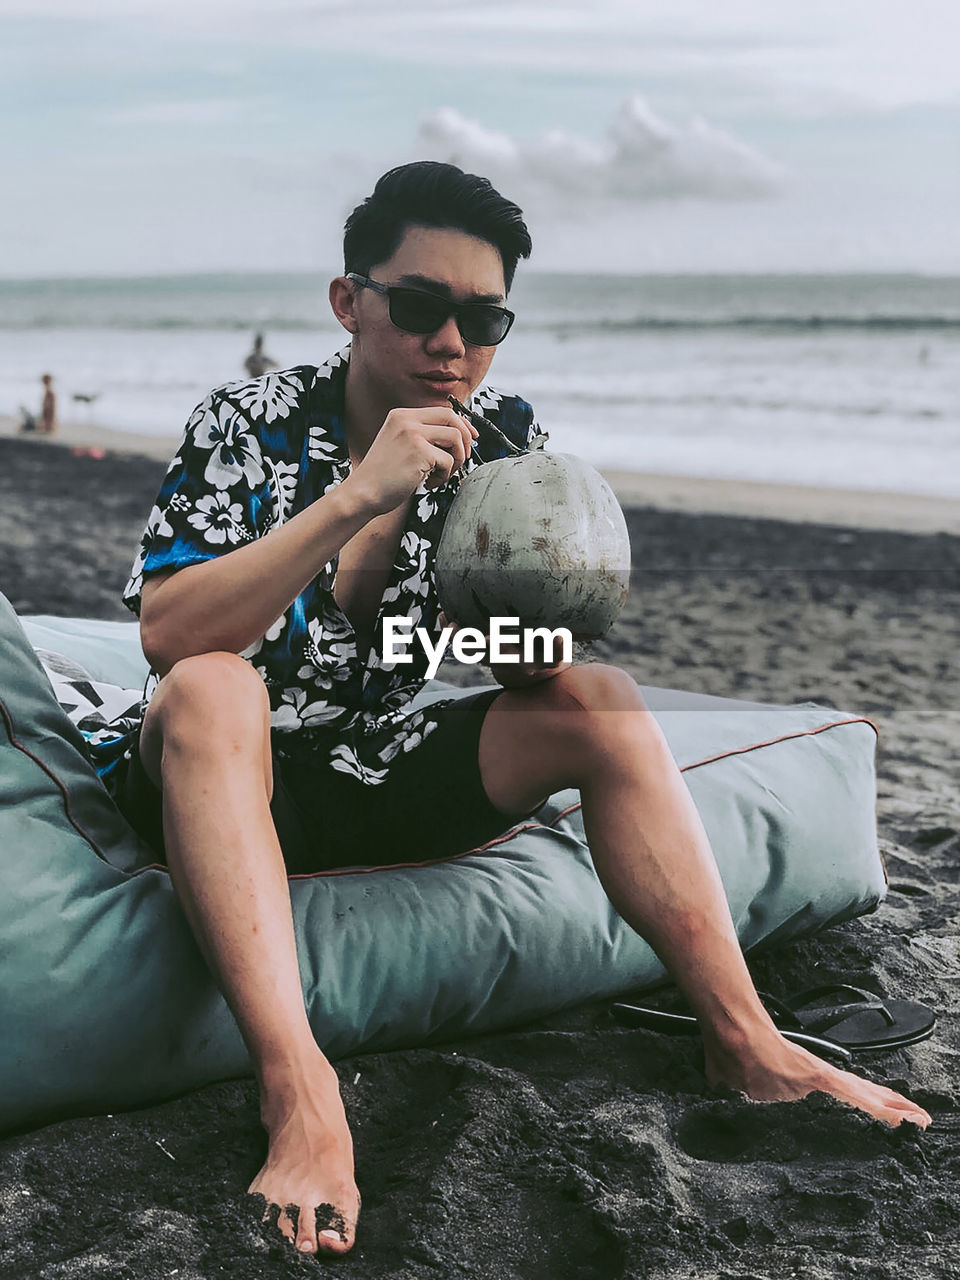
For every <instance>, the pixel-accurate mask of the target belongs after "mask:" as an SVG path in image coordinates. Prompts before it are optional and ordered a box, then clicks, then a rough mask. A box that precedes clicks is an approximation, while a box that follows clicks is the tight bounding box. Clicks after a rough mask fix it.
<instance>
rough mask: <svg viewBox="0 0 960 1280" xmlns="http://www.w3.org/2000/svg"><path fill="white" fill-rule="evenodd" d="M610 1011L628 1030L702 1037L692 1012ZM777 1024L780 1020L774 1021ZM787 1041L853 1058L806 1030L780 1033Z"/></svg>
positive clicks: (632, 1007)
mask: <svg viewBox="0 0 960 1280" xmlns="http://www.w3.org/2000/svg"><path fill="white" fill-rule="evenodd" d="M610 1012H611V1013H612V1014H613V1016H614V1017H615V1018H616V1020H617V1021H618V1022H622V1023H623V1024H624V1026H628V1027H643V1028H644V1029H645V1030H647V1031H659V1032H661V1033H662V1034H663V1035H666V1036H696V1035H699V1034H700V1024H699V1023H698V1022H697V1020H696V1018H694V1017H693V1016H692V1015H691V1014H689V1013H667V1012H666V1011H665V1010H663V1009H650V1008H645V1007H644V1006H643V1005H639V1004H626V1003H624V1002H622V1001H621V1002H619V1003H617V1004H614V1005H611V1007H610ZM774 1020H775V1021H776V1019H774ZM780 1034H781V1035H782V1036H783V1038H784V1039H785V1040H792V1041H793V1043H794V1044H800V1045H803V1047H804V1048H805V1049H809V1050H810V1052H811V1053H816V1054H819V1055H820V1057H829V1058H839V1059H840V1060H841V1061H843V1062H851V1061H852V1060H853V1055H852V1054H851V1052H850V1050H849V1049H845V1048H844V1047H843V1045H841V1044H835V1043H834V1042H833V1041H832V1040H825V1039H823V1038H821V1037H820V1036H814V1035H810V1034H808V1033H807V1032H805V1031H791V1030H788V1029H787V1030H784V1029H781V1030H780Z"/></svg>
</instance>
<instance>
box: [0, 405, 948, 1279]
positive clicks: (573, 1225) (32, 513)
mask: <svg viewBox="0 0 960 1280" xmlns="http://www.w3.org/2000/svg"><path fill="white" fill-rule="evenodd" d="M168 443H169V442H168ZM173 443H174V444H175V441H174V442H173ZM90 448H93V449H94V450H96V451H99V450H103V456H91V455H90V454H89V452H87V453H80V454H77V453H76V452H75V450H78V449H82V450H89V449H90ZM151 452H152V456H147V455H146V454H144V453H143V452H142V449H141V450H140V451H138V448H137V439H136V438H131V437H128V436H125V435H123V434H122V433H109V432H107V433H104V432H96V431H87V432H86V433H84V432H83V431H82V430H80V429H77V430H76V431H75V433H74V434H73V435H72V436H69V435H68V436H66V437H63V438H61V439H60V440H58V441H46V440H32V439H18V438H14V437H13V436H12V435H11V434H10V430H9V426H8V430H7V432H6V433H4V432H3V431H2V430H0V589H2V590H3V591H4V593H5V594H6V595H8V597H9V598H10V600H11V602H12V603H13V605H14V606H15V607H16V608H17V610H18V611H19V612H21V613H23V614H38V613H50V614H58V615H83V616H89V617H100V618H116V619H124V618H129V617H130V615H129V614H128V613H127V612H126V611H125V610H124V609H123V608H122V606H121V605H120V603H119V597H120V591H121V589H122V587H123V584H124V582H125V580H126V577H127V573H128V571H129V568H130V564H131V561H132V559H133V554H134V550H135V546H136V543H137V541H138V539H139V535H140V532H141V530H142V527H143V524H144V521H145V519H146V516H147V514H148V512H149V509H150V505H151V503H152V501H153V498H154V495H155V493H156V490H157V488H158V486H159V483H160V479H161V477H162V475H163V471H164V465H165V464H164V460H165V458H166V457H168V456H169V452H170V450H169V449H168V448H165V447H163V442H162V441H161V442H151ZM614 479H615V483H616V487H617V489H618V492H619V493H620V495H621V498H622V500H623V501H624V503H625V505H626V511H627V517H628V523H629V527H630V532H631V542H632V546H633V561H634V575H633V583H632V589H631V593H630V597H629V599H628V602H627V606H626V608H625V610H624V613H623V615H622V616H621V618H620V620H619V622H618V623H617V625H616V627H615V628H614V630H613V631H612V632H611V634H610V635H609V636H608V637H607V638H606V639H605V640H604V641H603V642H601V643H600V644H599V645H598V646H597V648H596V656H597V657H599V658H601V659H603V660H605V661H612V662H615V663H617V664H618V665H621V666H623V667H624V668H625V669H626V670H628V671H629V672H630V673H631V674H632V675H633V676H634V677H635V678H636V679H637V680H638V681H640V682H641V683H642V684H647V685H659V686H667V687H674V688H683V689H691V690H698V691H702V692H705V693H711V694H718V695H723V696H729V697H738V698H746V699H760V700H764V701H771V702H800V701H806V700H814V701H818V702H822V703H825V704H827V705H830V706H834V707H837V708H840V709H841V710H844V711H851V712H856V713H858V714H863V715H867V716H869V717H870V718H871V719H872V720H873V721H874V722H875V724H876V725H877V727H878V730H879V735H880V737H879V748H878V819H879V829H880V847H881V851H882V854H883V857H884V860H885V863H886V867H887V872H888V875H889V879H890V888H889V894H888V897H887V899H886V901H885V902H884V904H883V905H882V906H881V907H880V908H879V910H878V911H876V912H875V913H874V914H872V915H869V916H867V917H864V918H861V919H859V920H855V921H852V922H849V923H846V924H843V925H839V926H835V927H832V928H830V929H827V930H825V931H823V932H822V933H821V934H819V935H818V936H816V937H814V938H811V939H808V940H805V941H803V942H800V943H795V944H793V945H790V946H787V947H782V948H780V949H777V950H774V951H770V952H769V953H767V954H765V955H762V956H756V957H752V958H751V967H752V969H753V972H754V976H755V980H756V982H757V984H758V986H760V987H761V988H762V989H764V990H767V991H770V992H772V993H773V994H775V995H780V996H783V995H786V994H789V993H791V992H796V991H798V990H801V989H803V988H805V987H809V986H813V985H815V984H817V983H821V982H824V981H829V980H833V979H842V980H844V981H849V982H853V983H855V984H856V985H858V986H861V987H865V988H868V989H870V990H873V991H877V992H882V993H885V994H887V995H890V996H894V997H902V998H913V999H917V1000H921V1001H923V1002H925V1003H927V1004H929V1005H931V1006H932V1007H933V1008H934V1009H936V1010H937V1012H938V1015H939V1024H938V1027H937V1030H936V1032H935V1034H934V1037H933V1038H932V1039H930V1040H928V1041H925V1042H924V1043H922V1044H919V1045H917V1046H914V1047H912V1048H908V1049H905V1050H900V1051H898V1052H891V1053H877V1054H873V1055H867V1056H863V1057H861V1058H860V1059H859V1060H858V1068H857V1069H858V1070H860V1071H862V1072H863V1073H864V1074H868V1075H870V1076H871V1077H872V1078H875V1079H878V1080H881V1081H883V1082H885V1083H887V1084H889V1085H890V1086H891V1087H895V1088H897V1089H899V1090H902V1091H904V1092H906V1093H907V1094H908V1096H910V1097H912V1098H914V1099H915V1100H916V1101H918V1102H920V1103H921V1104H922V1105H923V1106H925V1107H926V1108H927V1110H929V1111H930V1112H931V1113H932V1115H933V1117H934V1119H933V1125H932V1126H931V1128H930V1130H929V1131H928V1132H927V1133H925V1134H920V1133H919V1132H918V1131H917V1130H915V1129H912V1128H910V1127H905V1128H904V1129H902V1130H897V1131H894V1130H891V1129H888V1128H885V1127H884V1126H882V1125H880V1124H879V1123H876V1122H872V1121H870V1120H868V1119H867V1118H866V1117H865V1116H863V1115H861V1114H859V1113H856V1112H853V1111H852V1110H850V1109H848V1108H845V1107H844V1106H842V1105H841V1104H839V1103H837V1102H834V1101H832V1100H830V1099H826V1098H823V1097H811V1098H808V1099H806V1100H804V1101H802V1102H799V1103H791V1104H774V1105H768V1104H754V1103H749V1102H746V1101H745V1100H743V1099H742V1098H740V1097H737V1096H732V1095H723V1094H719V1093H715V1092H712V1091H711V1090H710V1089H709V1088H708V1087H707V1085H706V1083H705V1080H704V1077H703V1074H702V1070H701V1067H702V1062H701V1058H700V1054H699V1050H698V1046H697V1042H696V1040H683V1039H669V1038H667V1037H664V1036H660V1035H656V1034H653V1033H650V1032H646V1031H638V1030H628V1029H625V1028H623V1027H620V1026H618V1025H617V1024H616V1023H615V1022H614V1021H613V1019H612V1018H611V1016H610V1014H609V1012H608V1011H607V1010H606V1008H605V1007H602V1006H600V1007H588V1008H582V1009H578V1010H573V1011H570V1012H567V1013H564V1014H561V1015H555V1016H554V1017H551V1018H546V1019H543V1020H542V1021H541V1022H538V1023H536V1024H534V1025H531V1026H529V1027H525V1028H521V1029H518V1030H516V1031H514V1032H511V1033H509V1034H500V1035H490V1036H485V1037H482V1038H478V1039H470V1040H467V1039H463V1040H458V1041H455V1042H451V1043H450V1044H446V1045H442V1046H438V1047H434V1048H430V1049H419V1050H406V1051H397V1052H391V1053H383V1054H374V1055H359V1056H356V1057H352V1058H349V1059H347V1060H343V1061H340V1062H337V1063H336V1067H337V1071H338V1075H339V1077H340V1081H341V1088H342V1093H343V1097H344V1101H345V1106H346V1110H347V1115H348V1119H349V1121H350V1124H351V1128H352V1131H353V1135H354V1142H355V1148H356V1158H357V1176H358V1183H359V1186H360V1189H361V1192H362V1194H363V1198H364V1208H363V1213H362V1215H361V1219H360V1228H359V1234H358V1244H357V1246H356V1248H355V1249H354V1251H353V1252H352V1253H351V1254H350V1255H348V1256H347V1257H346V1258H345V1259H343V1260H341V1261H339V1262H337V1263H336V1264H335V1266H336V1270H337V1272H338V1274H342V1275H344V1276H356V1277H363V1278H364V1280H387V1278H388V1277H389V1278H390V1280H401V1278H402V1280H427V1277H431V1278H434V1277H442V1278H443V1280H446V1278H447V1277H469V1278H471V1280H472V1278H474V1277H478V1278H479V1277H483V1278H484V1280H486V1278H487V1277H489V1280H514V1278H516V1280H540V1278H541V1277H542V1278H543V1280H548V1278H549V1280H567V1278H568V1277H569V1278H570V1280H574V1278H576V1280H620V1278H621V1277H623V1278H624V1280H626V1278H627V1277H630V1278H634V1277H636V1278H637V1280H639V1277H651V1278H653V1280H661V1278H662V1280H667V1278H669V1280H694V1277H696V1280H707V1278H710V1280H713V1278H714V1277H716V1278H719V1277H729V1278H730V1280H733V1278H734V1277H736V1280H752V1278H755V1280H761V1278H762V1280H768V1278H769V1280H773V1277H785V1276H796V1277H803V1278H804V1280H806V1278H808V1277H810V1278H814V1280H819V1278H820V1277H824V1278H825V1277H833V1276H863V1277H867V1276H869V1277H871V1278H872V1280H881V1278H886V1277H891V1278H892V1277H895V1276H896V1277H900V1278H904V1277H907V1278H909V1280H921V1278H923V1280H927V1278H928V1277H938V1276H950V1275H956V1274H957V1273H958V1271H960V1239H958V1237H960V1232H958V1229H957V1222H958V1221H960V1191H958V1188H957V1172H958V1170H960V1084H958V1082H957V1070H956V1063H957V1061H958V1055H960V1029H958V1013H960V982H958V976H957V975H958V973H960V950H958V943H957V925H958V916H960V771H958V768H957V758H958V754H960V643H958V641H960V621H958V620H960V536H958V534H960V529H958V525H957V513H956V510H955V509H954V504H951V503H949V502H947V501H943V502H937V501H936V500H935V499H927V500H923V499H920V498H915V497H911V496H910V495H895V494H880V495H875V496H874V498H873V499H872V500H871V499H869V498H866V497H864V496H863V495H862V494H861V495H860V497H859V499H856V498H851V497H850V496H849V495H847V497H846V498H845V497H844V496H843V494H842V493H841V492H839V491H830V490H809V489H808V490H803V489H802V487H798V488H797V489H796V490H795V491H794V492H793V494H792V496H790V497H789V498H788V496H787V494H786V492H785V488H787V487H781V488H778V487H777V486H770V485H766V486H765V485H757V484H754V485H751V484H749V483H746V482H743V483H735V482H730V483H728V484H726V485H716V484H714V485H710V484H709V483H707V482H706V481H704V480H703V479H702V478H701V479H699V480H692V481H686V480H684V478H683V477H663V476H661V477H656V476H646V477H644V476H640V475H636V474H627V473H622V472H621V473H620V474H619V475H618V476H615V477H614ZM858 501H859V502H860V503H861V505H860V506H858V505H857V502H858ZM774 514H776V515H779V516H780V517H781V518H779V519H773V518H771V517H772V516H773V515H774ZM471 678H473V673H472V672H471ZM118 981H122V975H118ZM38 1017H42V1011H38ZM262 1154H263V1144H262V1137H261V1132H260V1130H259V1126H258V1122H257V1102H256V1092H255V1088H254V1086H253V1083H252V1081H250V1080H243V1081H229V1082H224V1083H222V1084H217V1085H213V1086H210V1087H208V1088H205V1089H202V1090H199V1091H197V1092H194V1093H191V1094H189V1095H187V1096H186V1097H183V1098H179V1099H174V1100H169V1101H166V1102H163V1103H161V1104H159V1105H157V1106H153V1107H149V1108H145V1109H143V1110H140V1111H137V1112H132V1113H128V1114H115V1115H112V1116H97V1117H88V1118H77V1119H72V1120H67V1121H63V1122H59V1123H56V1124H52V1125H49V1126H48V1127H46V1128H44V1129H42V1130H39V1131H36V1132H29V1133H23V1134H19V1135H15V1136H8V1137H6V1138H5V1139H3V1140H2V1141H0V1204H2V1205H3V1217H2V1226H0V1275H2V1276H3V1277H4V1280H6V1278H7V1277H9V1278H10V1280H14V1278H17V1280H19V1278H20V1277H23V1278H24V1280H26V1278H28V1277H29V1278H31V1280H32V1278H34V1277H36V1278H37V1280H54V1278H56V1280H86V1278H87V1277H90V1278H92V1277H95V1276H96V1277H109V1280H120V1278H121V1277H131V1278H132V1277H136V1278H137V1280H160V1277H172V1276H175V1277H177V1278H178V1280H207V1278H208V1277H209V1278H212V1277H216V1276H221V1275H230V1276H233V1277H238V1278H240V1280H272V1278H273V1277H277V1278H280V1277H284V1278H285V1277H294V1276H299V1275H306V1274H311V1273H313V1272H315V1271H317V1270H322V1269H323V1268H324V1266H325V1264H322V1263H318V1262H316V1261H314V1260H310V1259H303V1258H298V1257H296V1256H295V1255H294V1254H293V1252H292V1250H290V1249H289V1247H288V1246H286V1245H285V1244H283V1243H281V1242H271V1241H269V1240H267V1239H265V1238H264V1236H263V1234H262V1232H261V1231H260V1229H259V1228H258V1226H257V1224H256V1222H255V1219H254V1217H253V1216H252V1214H251V1211H250V1208H249V1206H247V1205H246V1203H245V1201H244V1198H243V1192H244V1190H245V1188H246V1186H247V1184H248V1183H249V1181H250V1179H251V1177H252V1176H253V1174H254V1173H255V1172H256V1170H257V1168H258V1167H259V1162H260V1160H261V1159H262Z"/></svg>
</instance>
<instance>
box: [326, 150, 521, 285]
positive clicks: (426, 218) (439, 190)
mask: <svg viewBox="0 0 960 1280" xmlns="http://www.w3.org/2000/svg"><path fill="white" fill-rule="evenodd" d="M410 226H426V227H450V228H452V229H453V230H455V231H465V232H466V233H467V235H471V236H476V237H477V238H478V239H480V240H486V241H487V242H488V243H489V244H492V245H493V246H494V248H495V249H497V250H499V252H500V258H501V261H502V262H503V278H504V282H505V284H506V286H507V289H508V290H509V288H510V286H511V285H512V284H513V276H514V272H515V271H516V269H517V262H518V260H519V259H520V258H529V257H530V250H531V249H532V248H533V244H532V242H531V240H530V232H529V231H528V230H527V227H526V223H525V222H524V221H523V213H522V212H521V210H520V209H519V208H518V206H517V205H515V204H514V203H513V202H512V201H511V200H507V199H505V197H503V196H502V195H501V194H500V192H499V191H497V190H495V188H494V187H493V186H492V184H491V183H490V182H489V181H488V180H487V179H486V178H480V177H478V176H477V175H476V174H475V173H464V171H463V170H462V169H458V168H457V166H456V165H453V164H441V163H439V162H438V161H435V160H418V161H416V162H415V163H413V164H402V165H399V166H398V167H397V168H395V169H391V170H390V171H389V172H388V173H385V174H384V175H383V177H382V178H381V179H380V181H379V182H378V183H377V185H376V186H375V187H374V189H373V194H372V195H370V196H367V198H366V200H364V202H363V203H362V204H359V205H357V207H356V209H354V211H353V213H351V215H350V217H349V218H348V219H347V221H346V224H345V226H344V229H343V259H344V266H343V269H344V272H345V273H346V272H349V271H356V272H357V273H358V274H360V275H367V274H368V272H369V271H370V268H371V267H374V266H376V265H377V263H379V262H386V260H387V259H388V258H390V257H392V256H393V254H394V253H395V252H396V250H397V246H398V245H399V244H400V241H401V239H402V238H403V234H404V232H405V231H406V229H407V228H408V227H410Z"/></svg>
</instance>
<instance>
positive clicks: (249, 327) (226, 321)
mask: <svg viewBox="0 0 960 1280" xmlns="http://www.w3.org/2000/svg"><path fill="white" fill-rule="evenodd" d="M4 329H6V330H17V331H23V330H25V329H43V330H51V329H105V330H121V331H135V332H138V333H144V332H146V333H149V332H161V333H166V332H169V331H177V330H191V331H194V332H203V331H206V330H215V331H217V332H221V333H224V332H225V333H251V332H252V331H254V330H257V329H263V330H267V329H268V330H269V331H270V332H271V333H275V332H284V333H326V332H330V331H331V330H332V325H331V324H330V323H329V322H327V323H323V322H321V321H319V320H305V319H296V318H291V317H289V316H253V317H252V318H245V317H238V316H236V315H232V316H142V315H140V316H137V315H124V314H122V313H121V314H118V315H112V316H96V315H88V316H85V317H84V316H77V315H70V314H65V313H60V314H59V315H38V316H20V317H17V316H16V315H11V314H10V313H9V312H8V313H7V314H6V315H4V316H3V317H2V318H0V330H4Z"/></svg>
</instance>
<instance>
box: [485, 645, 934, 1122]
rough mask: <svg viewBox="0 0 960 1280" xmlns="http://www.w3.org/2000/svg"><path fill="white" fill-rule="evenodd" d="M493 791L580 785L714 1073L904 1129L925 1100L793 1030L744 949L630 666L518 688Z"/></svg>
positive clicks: (494, 794)
mask: <svg viewBox="0 0 960 1280" xmlns="http://www.w3.org/2000/svg"><path fill="white" fill-rule="evenodd" d="M480 770H481V776H482V778H483V783H484V786H485V788H486V790H487V794H488V795H489V797H490V799H491V800H492V801H493V803H494V804H495V805H496V806H497V807H498V808H499V809H502V810H504V811H505V812H513V813H516V812H523V811H525V810H529V809H530V808H531V807H533V806H534V805H535V804H537V803H538V802H539V801H540V800H542V799H543V798H544V797H546V796H547V795H549V794H550V793H552V792H554V791H557V790H560V789H561V788H563V787H569V786H575V787H579V788H580V792H581V798H582V801H583V820H584V826H585V828H586V834H587V839H588V841H589V844H590V851H591V854H592V857H593V861H594V865H595V867H596V870H597V874H598V876H599V878H600V880H601V883H602V884H603V887H604V889H605V890H606V892H607V895H608V897H609V898H610V900H611V902H612V903H613V905H614V907H615V908H616V909H617V911H618V912H619V914H620V915H621V916H622V917H623V918H624V920H626V921H627V923H628V924H630V925H631V926H632V927H633V928H634V929H635V930H636V931H637V932H638V933H639V934H641V936H642V937H644V938H645V939H646V940H647V941H648V942H649V943H650V945H651V946H652V947H653V949H654V950H655V951H656V952H657V954H658V955H659V956H660V958H661V959H662V960H663V963H664V965H665V966H666V968H667V969H668V970H669V972H670V974H671V976H672V977H673V979H674V981H675V982H676V983H677V985H678V987H680V989H681V990H682V991H683V992H684V994H685V995H686V997H687V999H688V1000H689V1002H690V1005H691V1007H692V1008H693V1011H694V1013H695V1014H696V1015H697V1018H698V1020H699V1022H700V1026H701V1030H702V1033H703V1040H704V1050H705V1055H706V1071H707V1079H708V1080H709V1081H710V1082H711V1084H715V1085H726V1086H728V1087H730V1088H734V1089H738V1090H741V1091H743V1092H744V1093H746V1094H748V1095H749V1096H750V1097H751V1098H755V1099H758V1100H760V1101H774V1100H779V1099H782V1100H787V1099H795V1098H801V1097H804V1096H805V1095H806V1094H808V1093H812V1092H814V1091H815V1090H822V1091H823V1092H825V1093H830V1094H833V1095H834V1097H837V1098H839V1099H841V1100H842V1101H843V1102H847V1103H850V1104H851V1105H852V1106H855V1107H858V1108H860V1109H861V1110H863V1111H866V1112H868V1113H869V1114H870V1115H873V1116H876V1117H877V1118H878V1119H880V1120H883V1121H885V1122H886V1123H887V1124H891V1125H896V1124H899V1123H900V1122H901V1121H903V1120H911V1121H913V1123H915V1124H919V1125H923V1126H926V1125H927V1124H929V1123H930V1117H929V1115H928V1114H927V1112H925V1111H924V1110H923V1109H922V1108H921V1107H918V1106H916V1105H915V1104H914V1103H912V1102H910V1101H908V1100H907V1099H906V1098H903V1097H901V1095H900V1094H898V1093H894V1092H893V1091H892V1090H890V1089H885V1088H883V1087H882V1086H880V1085H876V1084H873V1083H871V1082H870V1081H867V1080H863V1079H861V1077H859V1076H857V1075H853V1074H852V1073H850V1072H846V1071H841V1070H838V1069H837V1068H836V1067H833V1066H830V1065H828V1064H827V1063H825V1062H823V1061H822V1060H821V1059H820V1058H817V1057H815V1056H814V1055H813V1054H810V1053H808V1052H807V1051H806V1050H805V1049H801V1048H800V1047H799V1046H797V1045H793V1044H791V1043H789V1042H788V1041H786V1040H784V1039H783V1037H782V1036H781V1035H780V1034H779V1032H778V1031H777V1029H776V1027H775V1026H774V1024H773V1022H772V1020H771V1019H770V1017H769V1015H768V1014H767V1012H766V1010H765V1009H764V1007H763V1005H762V1003H761V1002H760V999H759V997H758V996H757V993H756V990H755V988H754V986H753V982H752V980H751V978H750V973H749V970H748V969H747V966H746V962H745V961H744V958H743V953H742V951H741V949H740V944H739V942H738V940H737V935H736V931H735V928H734V925H733V921H732V919H731V916H730V910H729V907H728V905H727V900H726V896H725V894H724V891H723V884H722V882H721V880H720V875H719V872H718V870H717V865H716V862H715V860H714V857H713V853H712V850H711V849H710V844H709V841H708V838H707V834H706V832H705V831H704V828H703V824H702V823H701V821H700V817H699V814H698V813H697V810H696V807H695V806H694V803H693V800H692V798H691V796H690V793H689V791H688V790H687V787H686V784H685V783H684V781H683V777H682V775H681V774H680V772H679V770H678V769H677V766H676V764H675V762H674V760H673V757H672V756H671V754H670V749H669V747H668V746H667V744H666V741H665V740H664V738H663V735H662V733H661V732H660V730H659V727H658V726H657V723H656V721H655V719H654V718H653V716H652V715H651V714H650V713H649V712H648V711H647V710H646V709H645V707H644V704H643V701H642V697H641V695H640V691H639V689H638V688H637V686H636V685H635V684H634V682H633V681H632V680H631V679H630V677H629V676H627V675H626V674H625V673H624V672H622V671H618V670H617V669H615V668H612V667H606V666H602V665H599V664H596V665H590V666H581V667H574V668H571V669H569V670H567V671H565V672H562V673H561V674H560V675H558V676H555V677H554V678H552V679H549V680H546V681H544V682H542V683H541V684H538V685H534V686H532V687H529V688H526V689H521V690H513V691H509V692H506V693H504V694H502V695H501V697H499V698H498V699H497V700H496V702H495V703H494V704H493V706H492V707H491V709H490V711H489V712H488V713H487V716H486V718H485V720H484V724H483V731H482V734H481V738H480Z"/></svg>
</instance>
